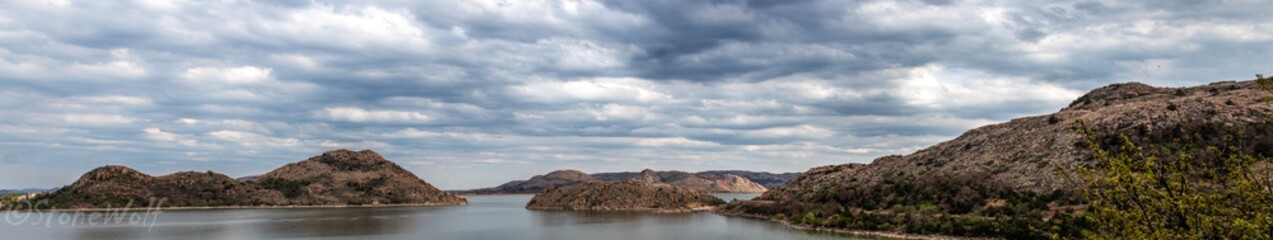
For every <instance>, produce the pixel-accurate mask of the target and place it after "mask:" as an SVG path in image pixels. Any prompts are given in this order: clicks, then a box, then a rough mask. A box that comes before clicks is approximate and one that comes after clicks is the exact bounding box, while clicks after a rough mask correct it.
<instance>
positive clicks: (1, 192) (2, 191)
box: [0, 188, 57, 195]
mask: <svg viewBox="0 0 1273 240" xmlns="http://www.w3.org/2000/svg"><path fill="white" fill-rule="evenodd" d="M53 190H57V188H23V189H0V195H7V194H27V193H36V192H49V191H53Z"/></svg>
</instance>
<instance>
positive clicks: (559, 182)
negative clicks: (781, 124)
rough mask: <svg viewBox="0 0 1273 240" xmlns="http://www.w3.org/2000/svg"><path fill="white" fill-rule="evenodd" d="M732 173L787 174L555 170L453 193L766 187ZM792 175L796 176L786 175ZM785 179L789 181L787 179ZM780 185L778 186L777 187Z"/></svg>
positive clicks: (772, 177) (778, 177)
mask: <svg viewBox="0 0 1273 240" xmlns="http://www.w3.org/2000/svg"><path fill="white" fill-rule="evenodd" d="M734 173H739V174H744V175H748V176H753V177H757V178H758V179H762V180H764V181H766V182H769V183H775V182H784V183H785V182H786V179H784V176H786V175H787V174H771V173H764V172H747V171H709V172H700V173H688V172H681V171H654V170H650V169H645V170H643V171H641V172H615V173H594V174H591V175H589V174H586V173H583V172H580V171H578V170H558V171H553V172H550V173H548V174H544V175H536V176H534V177H531V178H530V179H528V180H516V181H510V182H508V183H504V184H501V185H499V186H496V187H493V188H483V189H474V190H464V191H456V193H463V194H515V193H539V192H543V191H544V189H548V188H551V187H566V186H572V185H575V184H580V183H584V182H589V181H610V182H616V181H638V182H645V183H666V184H669V185H673V186H681V187H688V188H692V189H698V190H703V191H707V192H726V193H759V192H764V191H766V190H768V188H767V187H765V186H763V185H761V184H759V183H756V182H753V181H751V180H750V179H748V178H746V177H742V176H740V175H735V174H734ZM789 175H791V176H794V175H796V173H789ZM788 179H789V178H788ZM779 185H781V184H779Z"/></svg>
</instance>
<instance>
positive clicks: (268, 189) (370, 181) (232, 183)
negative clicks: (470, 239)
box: [36, 150, 467, 209]
mask: <svg viewBox="0 0 1273 240" xmlns="http://www.w3.org/2000/svg"><path fill="white" fill-rule="evenodd" d="M36 200H37V201H40V200H47V206H42V207H51V208H63V209H66V208H70V209H75V208H100V207H123V206H126V205H128V204H132V206H133V207H144V206H150V205H151V204H152V201H154V200H162V202H160V203H159V205H158V206H159V207H217V206H298V205H299V206H311V205H363V204H416V205H463V204H466V203H467V201H466V200H465V199H464V198H460V197H457V196H455V195H451V194H449V193H444V192H442V191H439V190H438V189H437V188H434V187H433V186H432V185H429V183H426V182H424V181H423V180H420V178H417V177H416V176H415V175H414V174H412V173H411V172H408V171H406V170H405V169H402V168H401V167H399V166H398V165H397V164H394V163H393V162H390V161H388V160H385V159H384V158H382V157H380V154H377V153H375V152H372V151H370V150H363V151H360V152H353V151H348V150H336V151H330V152H326V153H323V155H320V156H316V157H313V158H310V159H309V160H305V161H301V162H297V163H291V164H288V165H286V166H283V167H281V168H279V169H276V170H274V171H272V172H270V173H268V174H264V175H261V176H259V177H256V178H253V179H252V180H248V181H239V180H236V179H234V178H230V177H229V176H226V175H223V174H219V173H214V172H202V173H200V172H178V173H173V174H169V175H164V176H158V177H155V176H150V175H146V174H144V173H141V172H138V171H136V170H133V169H131V168H128V167H124V166H114V165H111V166H103V167H99V168H97V169H94V170H92V171H89V172H88V173H85V174H84V175H83V176H81V177H80V178H79V180H76V181H75V182H74V183H72V184H71V185H68V186H65V187H63V188H61V189H59V190H57V191H55V192H52V193H50V194H48V195H44V196H40V197H39V198H38V199H36Z"/></svg>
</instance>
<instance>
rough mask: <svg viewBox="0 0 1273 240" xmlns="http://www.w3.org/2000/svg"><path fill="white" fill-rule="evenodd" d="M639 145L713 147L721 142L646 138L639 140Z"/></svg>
mask: <svg viewBox="0 0 1273 240" xmlns="http://www.w3.org/2000/svg"><path fill="white" fill-rule="evenodd" d="M636 145H637V146H643V147H712V146H720V144H717V143H714V142H707V141H698V140H691V139H687V138H684V137H675V138H646V139H641V140H637V142H636Z"/></svg>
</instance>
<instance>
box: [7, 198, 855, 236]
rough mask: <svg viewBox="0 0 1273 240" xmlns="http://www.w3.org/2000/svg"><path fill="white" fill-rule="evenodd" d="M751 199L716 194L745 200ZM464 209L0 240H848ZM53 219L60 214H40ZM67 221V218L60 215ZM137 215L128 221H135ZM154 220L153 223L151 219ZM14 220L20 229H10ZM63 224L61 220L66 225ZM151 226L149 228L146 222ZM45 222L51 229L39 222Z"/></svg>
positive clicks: (687, 216) (505, 204)
mask: <svg viewBox="0 0 1273 240" xmlns="http://www.w3.org/2000/svg"><path fill="white" fill-rule="evenodd" d="M755 196H756V194H717V197H720V198H722V199H726V200H729V199H733V198H738V199H747V198H751V197H755ZM467 198H468V199H469V205H468V206H455V207H386V208H326V209H226V210H198V211H163V212H158V213H156V214H153V215H150V216H153V218H146V216H147V215H144V214H145V213H144V212H142V213H139V214H137V215H139V216H140V217H138V218H139V219H141V221H134V222H137V223H138V224H129V223H128V222H127V221H124V222H123V223H119V224H109V225H101V224H100V223H99V224H97V225H94V224H87V223H81V224H76V225H74V226H71V225H69V224H59V223H58V220H53V221H45V222H37V221H35V220H34V219H33V217H30V216H28V217H26V218H25V219H24V221H22V222H18V221H17V220H19V219H22V218H19V217H20V216H19V215H14V213H12V212H9V213H3V214H6V216H5V217H6V219H5V221H6V222H0V238H3V239H280V238H286V239H563V240H569V239H693V240H697V239H850V238H848V237H844V236H839V235H832V234H826V233H817V232H809V231H801V230H794V229H789V228H786V227H783V226H782V225H780V224H777V223H773V222H769V221H764V220H755V219H746V218H738V217H725V216H720V215H716V214H712V213H684V214H653V213H583V212H563V211H530V210H526V209H525V208H524V207H525V205H526V202H527V201H529V200H530V198H531V195H490V196H467ZM46 218H48V219H58V217H52V218H49V217H46ZM62 218H68V217H62ZM138 218H135V219H133V220H138ZM151 220H153V221H151ZM14 222H18V223H19V225H14V224H13V223H14ZM64 222H65V221H64ZM150 222H153V224H150ZM45 223H51V224H45Z"/></svg>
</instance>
